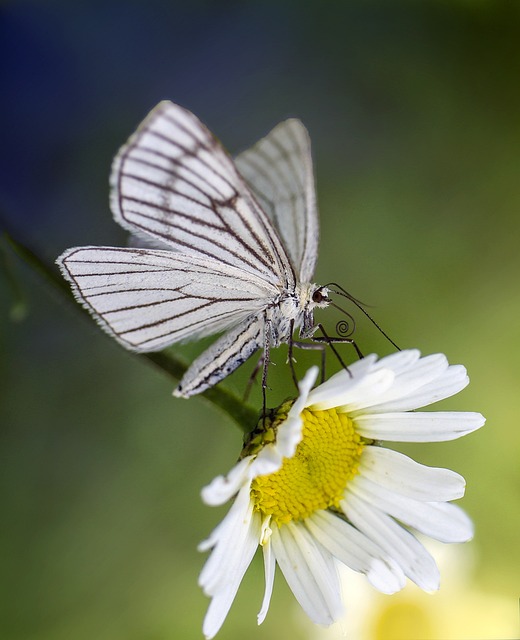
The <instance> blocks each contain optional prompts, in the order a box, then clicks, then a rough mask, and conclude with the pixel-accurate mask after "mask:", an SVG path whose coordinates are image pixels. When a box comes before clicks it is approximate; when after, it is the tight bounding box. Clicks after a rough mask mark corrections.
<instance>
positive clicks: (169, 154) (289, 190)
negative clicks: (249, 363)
mask: <svg viewBox="0 0 520 640" xmlns="http://www.w3.org/2000/svg"><path fill="white" fill-rule="evenodd" d="M110 184H111V198H110V203H111V209H112V213H113V216H114V219H115V220H116V222H118V223H119V224H120V225H121V226H122V227H124V228H125V229H126V230H128V231H129V232H130V233H131V234H132V236H133V239H134V241H135V242H134V243H135V244H136V247H135V248H123V247H94V246H87V247H75V248H71V249H68V250H66V251H65V252H64V253H63V254H62V255H61V256H60V257H59V258H58V260H57V264H58V265H59V267H60V269H61V272H62V274H63V276H64V277H65V278H66V279H67V280H68V281H69V282H70V284H71V286H72V289H73V293H74V295H75V297H76V299H77V300H78V301H79V302H80V303H81V304H82V305H84V306H85V307H86V308H87V309H88V310H89V311H90V313H91V314H92V316H93V317H94V319H95V320H96V321H97V322H98V323H99V325H100V326H101V327H102V328H103V329H104V330H105V331H106V332H107V333H109V334H110V335H111V336H112V337H113V338H115V340H117V341H118V342H119V343H120V344H122V345H123V346H124V347H126V348H127V349H130V350H131V351H136V352H147V351H159V350H162V349H164V348H165V347H168V346H170V345H172V344H173V343H176V342H185V341H191V340H195V339H198V338H202V337H203V336H209V335H213V334H217V333H222V335H221V336H220V337H219V338H218V339H217V340H216V341H215V342H213V344H212V345H211V346H210V347H209V348H208V349H207V350H206V351H204V352H203V353H202V355H200V356H199V357H198V358H196V359H195V360H194V361H193V363H192V364H191V366H190V367H189V368H188V370H187V371H186V373H185V375H184V377H183V378H182V380H181V381H180V384H179V386H178V387H177V389H176V390H175V391H174V395H177V396H180V397H185V398H187V397H189V396H192V395H194V394H197V393H201V392H202V391H204V390H206V389H208V388H209V387H212V386H213V385H215V384H217V383H218V382H220V381H221V380H222V379H223V378H225V377H226V376H227V375H229V374H230V373H232V372H233V371H234V370H235V369H236V368H237V367H239V366H240V365H241V364H242V363H243V362H245V361H246V360H247V359H248V358H249V357H250V356H251V355H252V354H253V353H255V352H256V351H257V350H258V349H260V348H262V349H263V352H264V377H263V387H264V393H265V386H266V384H265V378H266V375H267V368H266V367H267V364H268V362H269V349H270V348H271V347H278V346H280V345H281V344H283V343H289V344H290V345H292V340H293V333H294V332H295V330H296V329H299V335H300V337H301V338H304V339H305V338H310V337H312V335H313V333H314V332H315V330H316V328H317V326H316V325H315V322H314V311H315V309H316V308H324V307H327V306H328V305H329V303H330V299H329V298H328V296H327V292H328V289H327V287H326V286H319V285H317V284H314V283H313V282H312V277H313V273H314V268H315V264H316V259H317V253H318V215H317V208H316V195H315V186H314V175H313V167H312V158H311V147H310V139H309V135H308V133H307V130H306V129H305V127H304V126H303V124H302V123H301V122H300V121H299V120H297V119H289V120H286V121H284V122H282V123H280V124H279V125H278V126H276V127H275V128H274V129H273V130H272V131H271V132H270V133H269V134H268V135H267V136H266V137H265V138H262V139H261V140H260V141H259V142H257V143H256V144H255V145H254V146H253V147H252V148H251V149H248V150H246V151H244V152H243V153H241V154H240V155H238V156H237V157H236V158H235V159H234V160H233V158H232V157H231V156H230V155H229V154H228V153H227V151H226V150H225V149H224V147H223V146H222V145H221V143H220V142H219V141H218V140H217V138H216V137H215V136H214V135H213V134H212V133H211V132H210V131H209V130H208V129H207V128H206V126H205V125H204V124H202V122H200V120H199V119H198V118H197V117H196V116H195V115H194V114H192V113H191V112H190V111H188V110H187V109H185V108H183V107H181V106H178V105H176V104H173V103H172V102H169V101H163V102H160V103H159V104H158V105H157V106H156V107H155V108H154V109H153V110H152V111H151V112H150V114H149V115H148V116H147V117H146V118H145V120H144V121H143V122H142V123H141V125H140V126H139V127H138V129H137V130H136V132H135V133H134V134H133V135H132V136H131V137H130V138H129V140H128V142H127V143H126V144H125V145H124V146H123V147H122V148H121V150H120V151H119V153H118V154H117V155H116V157H115V159H114V162H113V165H112V173H111V179H110ZM264 398H265V396H264Z"/></svg>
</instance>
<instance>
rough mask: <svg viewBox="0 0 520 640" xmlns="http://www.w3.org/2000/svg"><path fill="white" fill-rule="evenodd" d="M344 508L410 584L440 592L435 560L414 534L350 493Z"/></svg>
mask: <svg viewBox="0 0 520 640" xmlns="http://www.w3.org/2000/svg"><path fill="white" fill-rule="evenodd" d="M340 506H341V509H342V511H343V512H344V513H345V515H346V516H347V518H348V519H349V520H350V521H351V522H352V523H353V524H354V526H355V527H356V528H357V529H359V530H360V531H362V532H363V533H364V534H365V535H366V536H368V537H369V538H370V539H371V540H373V541H374V542H375V543H376V544H378V545H379V546H380V547H381V548H382V549H383V550H384V551H385V552H386V553H387V554H388V555H389V556H390V557H391V558H393V559H394V560H395V561H396V562H397V564H398V565H399V566H400V567H401V569H402V570H403V571H404V573H405V574H406V575H407V576H408V577H409V578H410V580H413V581H414V582H415V583H416V584H417V585H418V586H419V587H421V589H424V590H425V591H435V590H437V589H438V588H439V580H440V577H439V570H438V569H437V565H436V564H435V560H434V559H433V558H432V557H431V555H430V554H429V553H428V552H427V551H426V549H425V548H424V547H423V545H422V544H421V543H420V542H419V541H418V540H417V538H415V537H414V536H413V535H412V534H411V533H410V532H408V531H406V530H405V529H403V527H401V526H399V525H398V524H397V523H396V522H395V520H393V519H392V518H391V517H390V516H387V515H386V514H385V513H382V512H381V511H379V510H378V509H375V508H374V507H372V506H371V505H369V504H367V503H366V502H365V501H364V500H360V499H359V498H358V497H357V496H356V495H354V494H352V493H351V492H350V491H348V490H347V491H346V492H345V499H344V500H342V501H341V505H340Z"/></svg>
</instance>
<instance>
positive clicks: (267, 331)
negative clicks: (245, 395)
mask: <svg viewBox="0 0 520 640" xmlns="http://www.w3.org/2000/svg"><path fill="white" fill-rule="evenodd" d="M270 345H271V318H268V317H267V314H264V355H263V356H262V359H263V363H262V365H263V368H262V415H263V420H265V414H266V389H267V370H268V369H269V363H270V361H271V360H270V357H269V347H270Z"/></svg>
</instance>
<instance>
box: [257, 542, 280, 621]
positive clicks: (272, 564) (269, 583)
mask: <svg viewBox="0 0 520 640" xmlns="http://www.w3.org/2000/svg"><path fill="white" fill-rule="evenodd" d="M262 552H263V556H264V572H265V592H264V599H263V601H262V607H261V609H260V612H259V613H258V617H257V622H258V624H262V622H263V621H264V620H265V616H266V615H267V611H268V610H269V604H270V602H271V595H272V593H273V586H274V574H275V569H276V558H275V555H274V553H273V547H272V544H271V540H270V539H269V540H267V542H265V543H264V545H263V546H262Z"/></svg>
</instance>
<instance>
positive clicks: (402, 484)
mask: <svg viewBox="0 0 520 640" xmlns="http://www.w3.org/2000/svg"><path fill="white" fill-rule="evenodd" d="M359 474H360V475H361V476H364V477H366V478H368V479H370V480H372V481H373V482H375V483H377V484H379V485H381V486H383V487H386V488H387V489H389V490H391V491H396V492H397V493H401V494H402V495H405V496H409V497H410V498H415V499H416V500H424V501H437V502H441V501H447V500H457V498H461V497H462V496H463V495H464V488H465V486H466V482H465V480H464V478H463V477H462V476H461V475H459V474H458V473H455V471H451V470H450V469H440V468H438V467H427V466H425V465H423V464H419V463H418V462H415V461H414V460H412V459H411V458H409V457H408V456H405V455H404V454H403V453H399V452H397V451H392V449H386V448H384V447H373V446H367V447H365V448H364V449H363V453H362V454H361V460H360V463H359Z"/></svg>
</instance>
